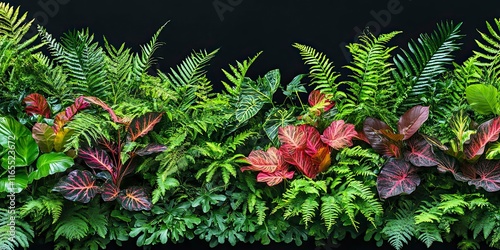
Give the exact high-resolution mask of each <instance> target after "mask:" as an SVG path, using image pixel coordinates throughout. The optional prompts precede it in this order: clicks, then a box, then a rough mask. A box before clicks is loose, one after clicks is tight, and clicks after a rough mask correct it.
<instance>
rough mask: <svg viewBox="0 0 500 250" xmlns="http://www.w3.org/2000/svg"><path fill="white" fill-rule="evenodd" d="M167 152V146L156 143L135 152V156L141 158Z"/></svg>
mask: <svg viewBox="0 0 500 250" xmlns="http://www.w3.org/2000/svg"><path fill="white" fill-rule="evenodd" d="M165 150H167V146H165V145H161V144H156V143H151V144H148V145H147V146H146V147H144V148H141V149H139V150H137V151H135V154H136V155H139V156H145V155H151V154H156V153H161V152H163V151H165Z"/></svg>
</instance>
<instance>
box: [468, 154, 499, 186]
mask: <svg viewBox="0 0 500 250" xmlns="http://www.w3.org/2000/svg"><path fill="white" fill-rule="evenodd" d="M469 185H474V186H476V187H478V188H480V187H482V188H484V190H486V191H488V192H496V191H498V190H500V161H487V160H482V161H480V162H478V163H477V164H476V178H475V179H473V180H470V181H469Z"/></svg>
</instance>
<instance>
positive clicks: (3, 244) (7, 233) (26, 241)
mask: <svg viewBox="0 0 500 250" xmlns="http://www.w3.org/2000/svg"><path fill="white" fill-rule="evenodd" d="M14 212H15V211H14ZM12 217H16V219H15V220H11V218H12ZM0 218H2V220H1V221H0V248H1V249H8V250H14V249H18V248H28V247H29V246H30V242H33V238H34V237H35V232H34V230H33V228H32V226H31V225H30V224H29V223H28V222H26V221H23V220H21V219H20V218H19V217H17V216H16V215H15V214H12V213H11V211H9V210H8V209H4V208H0ZM11 222H13V223H15V226H14V228H15V235H14V236H12V234H11V233H12V226H11V225H10V224H11Z"/></svg>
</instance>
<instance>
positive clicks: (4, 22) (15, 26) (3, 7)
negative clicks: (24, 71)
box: [0, 3, 42, 52]
mask: <svg viewBox="0 0 500 250" xmlns="http://www.w3.org/2000/svg"><path fill="white" fill-rule="evenodd" d="M27 16H28V13H24V14H22V15H19V7H17V8H14V7H13V6H11V5H10V4H8V3H0V37H1V38H7V39H8V40H11V41H13V43H14V44H17V45H19V49H25V48H26V49H28V47H29V46H30V45H31V44H33V42H34V41H35V40H36V39H37V36H36V35H35V36H33V37H29V38H27V39H26V40H25V41H24V42H22V43H21V41H22V40H23V38H25V35H26V34H27V33H28V31H29V30H30V27H31V25H32V24H33V21H34V20H31V21H29V22H26V18H27ZM41 46H42V45H41V44H40V45H37V46H34V47H31V48H29V49H28V52H32V51H34V50H36V49H38V48H40V47H41Z"/></svg>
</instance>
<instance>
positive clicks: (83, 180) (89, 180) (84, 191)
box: [52, 170, 99, 203]
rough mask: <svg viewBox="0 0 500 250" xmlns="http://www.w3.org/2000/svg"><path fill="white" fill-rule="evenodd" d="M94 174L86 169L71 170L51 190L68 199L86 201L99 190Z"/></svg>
mask: <svg viewBox="0 0 500 250" xmlns="http://www.w3.org/2000/svg"><path fill="white" fill-rule="evenodd" d="M95 182H96V178H95V176H94V175H93V174H92V173H91V172H89V171H87V170H84V171H81V170H73V171H71V172H70V173H69V174H68V176H66V177H64V178H62V179H61V180H59V182H58V183H57V184H56V186H55V187H54V188H53V189H52V190H53V191H56V192H59V193H61V194H62V195H63V196H64V198H66V199H68V200H70V201H78V202H83V203H88V202H89V201H90V200H91V199H92V198H94V196H95V195H96V194H97V193H98V192H99V187H97V186H96V185H95Z"/></svg>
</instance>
